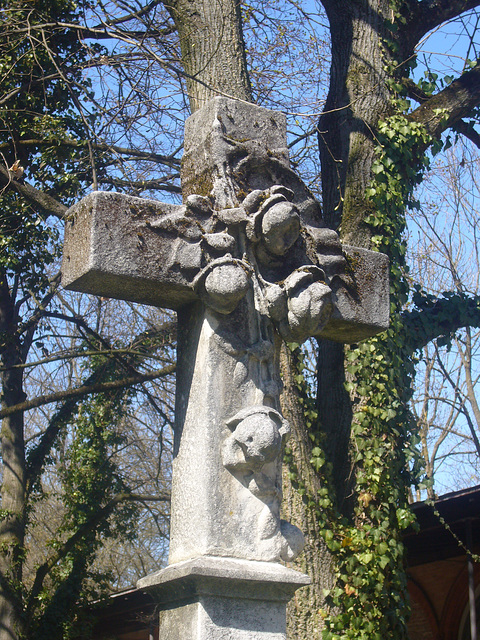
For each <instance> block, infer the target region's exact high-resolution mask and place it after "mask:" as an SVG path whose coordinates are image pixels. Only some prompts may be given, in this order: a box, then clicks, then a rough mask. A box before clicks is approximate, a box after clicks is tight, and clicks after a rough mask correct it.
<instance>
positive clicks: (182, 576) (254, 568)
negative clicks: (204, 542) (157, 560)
mask: <svg viewBox="0 0 480 640" xmlns="http://www.w3.org/2000/svg"><path fill="white" fill-rule="evenodd" d="M309 582H310V579H309V577H308V576H306V575H304V574H301V573H298V572H297V571H293V570H292V569H288V568H286V567H283V566H281V565H278V564H274V563H269V562H252V561H247V560H236V559H231V558H217V557H211V556H204V557H199V558H194V559H192V560H187V561H185V562H180V563H178V564H174V565H170V566H168V567H167V568H166V569H164V570H162V571H159V572H158V573H155V574H153V575H150V576H147V577H146V578H143V579H142V580H140V581H139V582H138V585H137V586H138V588H140V589H145V590H148V591H151V592H152V593H153V594H154V595H155V598H156V601H157V602H158V605H159V608H160V610H161V611H160V637H161V638H162V640H163V639H165V640H186V639H188V640H217V639H218V640H220V639H224V638H229V639H231V640H247V639H252V638H253V639H256V640H267V638H268V640H271V639H272V638H273V639H275V640H284V639H285V638H286V631H285V630H286V603H287V602H288V600H289V599H290V598H291V596H292V595H293V593H294V591H295V590H296V589H298V588H299V587H301V586H304V585H306V584H309ZM179 603H181V604H182V606H181V607H179V606H178V605H179Z"/></svg>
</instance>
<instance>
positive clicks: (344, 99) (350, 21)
mask: <svg viewBox="0 0 480 640" xmlns="http://www.w3.org/2000/svg"><path fill="white" fill-rule="evenodd" d="M323 4H324V6H325V9H326V11H327V15H328V18H329V21H330V32H331V37H332V65H331V74H330V87H329V91H328V97H327V101H326V103H325V109H324V113H323V115H322V117H321V118H320V122H319V137H318V141H319V148H320V159H321V165H322V195H323V217H324V219H325V222H326V223H327V225H328V226H329V227H331V228H332V229H339V230H340V233H341V235H342V240H343V242H345V243H347V244H352V245H355V246H357V247H358V246H362V247H366V248H367V249H368V248H370V246H369V244H370V242H369V241H370V231H369V229H368V228H367V227H366V226H365V224H364V222H363V221H364V219H365V217H366V216H367V215H368V212H369V208H370V207H371V205H369V204H368V203H367V202H366V197H365V189H366V187H367V186H368V184H369V182H370V180H371V173H370V169H371V166H372V160H373V154H374V147H375V137H374V136H375V130H376V128H377V124H378V121H379V120H380V119H381V118H384V117H385V116H386V115H388V113H389V112H390V111H391V109H392V107H391V105H390V104H389V100H390V98H391V93H390V91H389V89H388V86H389V85H388V79H389V77H391V76H389V74H388V72H387V70H386V68H385V67H386V64H387V63H388V62H389V60H388V52H387V49H386V47H385V41H386V39H388V38H391V37H392V34H391V33H390V31H389V30H388V28H387V23H386V20H388V19H391V18H392V9H391V3H390V2H389V1H388V0H372V1H370V2H351V1H349V0H324V2H323Z"/></svg>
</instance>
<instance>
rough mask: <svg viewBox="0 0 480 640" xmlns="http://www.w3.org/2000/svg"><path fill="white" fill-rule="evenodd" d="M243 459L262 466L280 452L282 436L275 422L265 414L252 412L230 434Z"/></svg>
mask: <svg viewBox="0 0 480 640" xmlns="http://www.w3.org/2000/svg"><path fill="white" fill-rule="evenodd" d="M232 437H233V438H234V440H235V441H236V442H237V443H238V444H239V445H240V447H241V449H242V451H243V454H244V456H245V461H246V462H250V463H253V464H254V465H260V466H262V465H263V464H265V463H266V462H272V460H274V459H275V458H276V457H277V455H278V454H279V453H280V450H281V446H282V437H281V435H280V433H279V431H278V426H277V425H276V423H275V422H274V421H273V420H272V419H271V418H270V417H269V416H268V415H266V414H253V415H251V416H248V417H247V418H245V419H244V420H242V421H241V422H240V423H239V424H238V426H237V428H236V429H235V431H234V432H233V434H232Z"/></svg>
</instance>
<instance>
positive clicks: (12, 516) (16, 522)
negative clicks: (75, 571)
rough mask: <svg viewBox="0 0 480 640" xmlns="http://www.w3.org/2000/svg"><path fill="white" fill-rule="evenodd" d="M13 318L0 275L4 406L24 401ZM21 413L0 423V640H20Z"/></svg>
mask: <svg viewBox="0 0 480 640" xmlns="http://www.w3.org/2000/svg"><path fill="white" fill-rule="evenodd" d="M15 329H16V316H15V310H14V306H13V302H12V300H11V297H10V293H9V291H8V285H7V282H6V278H5V277H2V276H0V335H1V336H2V342H3V348H2V353H1V356H2V357H1V364H2V369H3V371H2V376H1V382H2V401H3V405H4V406H5V407H8V406H12V405H15V404H17V403H19V402H22V401H23V400H25V393H24V391H23V373H22V372H23V370H22V369H20V368H17V369H16V368H14V366H15V365H18V364H20V363H21V362H22V360H23V359H22V353H21V348H20V343H19V341H18V340H17V337H16V335H17V332H16V331H15ZM23 429H24V424H23V413H21V412H19V413H15V414H13V415H11V416H9V417H7V418H4V420H3V421H2V430H1V443H2V462H3V478H2V487H1V501H2V502H1V510H2V513H1V516H2V517H1V520H0V640H17V639H19V638H21V637H22V629H21V621H22V600H21V597H22V596H21V594H22V552H23V545H24V537H25V442H24V431H23Z"/></svg>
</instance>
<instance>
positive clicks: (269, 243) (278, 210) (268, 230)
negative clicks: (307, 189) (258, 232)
mask: <svg viewBox="0 0 480 640" xmlns="http://www.w3.org/2000/svg"><path fill="white" fill-rule="evenodd" d="M299 234H300V218H299V217H298V213H297V210H296V208H295V206H294V205H293V204H292V203H291V202H279V203H277V204H275V205H273V207H271V208H270V209H268V210H267V211H266V212H265V215H264V216H263V219H262V236H263V242H264V243H265V246H266V247H267V249H268V250H269V251H270V253H273V254H274V255H276V256H283V255H285V254H286V253H287V251H288V250H289V249H290V247H291V246H292V245H293V244H294V243H295V242H296V240H297V238H298V236H299Z"/></svg>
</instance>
